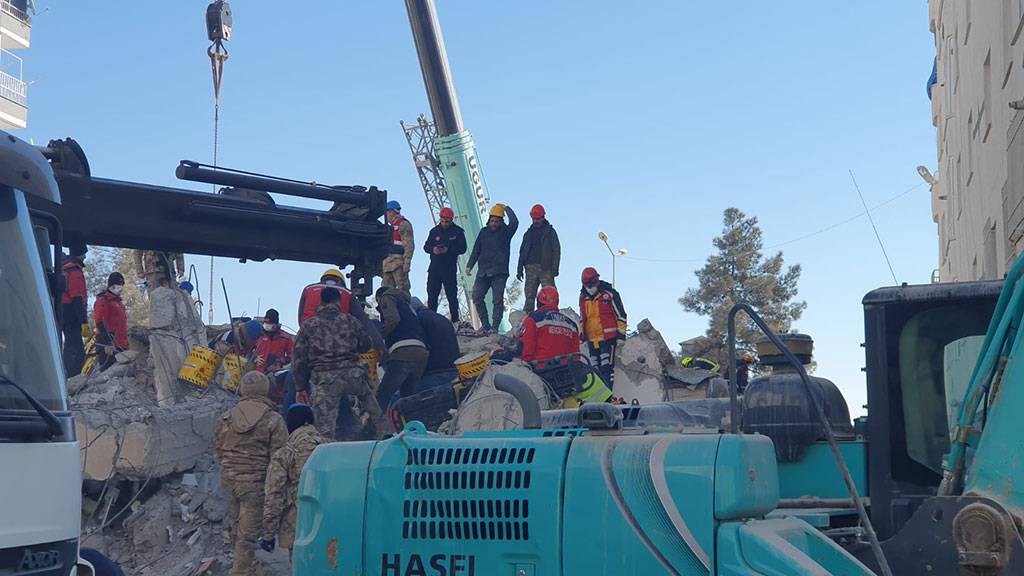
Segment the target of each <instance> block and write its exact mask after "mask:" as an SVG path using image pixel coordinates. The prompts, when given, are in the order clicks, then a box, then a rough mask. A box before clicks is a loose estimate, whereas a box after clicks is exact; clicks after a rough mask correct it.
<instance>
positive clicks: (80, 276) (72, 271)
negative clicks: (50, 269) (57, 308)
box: [61, 260, 89, 324]
mask: <svg viewBox="0 0 1024 576" xmlns="http://www.w3.org/2000/svg"><path fill="white" fill-rule="evenodd" d="M61 271H62V272H63V273H64V278H65V279H66V281H67V288H66V289H65V290H64V295H63V296H62V297H61V304H63V314H64V320H63V322H65V323H67V324H70V323H72V322H77V323H79V324H85V323H86V322H88V321H89V317H88V314H87V313H86V301H87V300H88V298H86V295H85V273H83V272H82V265H81V264H79V263H78V262H76V261H74V260H68V261H67V262H65V263H64V266H62V267H61Z"/></svg>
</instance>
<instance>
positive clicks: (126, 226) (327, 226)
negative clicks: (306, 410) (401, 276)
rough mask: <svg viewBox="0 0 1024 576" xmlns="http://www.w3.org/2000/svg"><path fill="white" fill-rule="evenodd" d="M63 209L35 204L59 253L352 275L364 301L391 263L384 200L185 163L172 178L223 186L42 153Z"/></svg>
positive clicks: (68, 147)
mask: <svg viewBox="0 0 1024 576" xmlns="http://www.w3.org/2000/svg"><path fill="white" fill-rule="evenodd" d="M43 153H44V155H45V156H46V157H47V158H48V159H49V161H50V164H51V166H52V168H53V171H54V176H55V177H56V180H57V185H58V187H59V189H60V195H61V200H62V202H61V204H59V205H54V204H51V203H48V202H46V201H45V200H42V199H39V198H31V201H30V204H31V207H32V208H34V209H37V210H42V211H46V212H51V213H53V214H55V215H56V216H57V218H58V219H59V220H60V222H61V224H62V226H63V238H64V245H66V246H71V245H73V244H74V243H76V242H85V243H87V244H95V245H101V246H112V247H117V248H134V249H143V250H160V251H166V252H182V253H187V254H201V255H211V256H221V257H228V258H237V259H239V260H241V261H248V260H254V261H264V260H295V261H300V262H317V263H324V264H334V265H337V266H340V267H344V266H354V270H353V272H352V275H351V278H352V287H353V290H354V291H356V292H357V293H358V294H369V293H370V291H371V288H372V286H371V281H372V278H373V275H374V274H375V273H376V272H377V271H378V268H379V266H380V262H381V260H382V259H383V258H384V256H385V255H386V253H387V249H388V246H389V242H390V239H389V238H390V237H389V233H388V228H387V226H385V225H384V224H382V223H381V222H380V221H379V220H378V219H379V218H380V217H381V216H382V215H383V213H384V206H385V204H386V203H387V192H386V191H384V190H380V189H378V188H376V187H374V186H371V187H369V188H365V187H362V186H325V185H322V184H317V183H309V182H300V181H295V180H288V179H283V178H275V177H269V176H263V175H259V174H253V173H249V172H241V171H235V170H226V169H223V168H220V169H213V168H212V167H207V166H204V165H202V164H199V163H196V162H188V161H183V162H182V163H181V164H180V165H179V166H178V168H177V170H176V175H177V176H178V178H180V179H183V180H191V181H196V182H205V183H211V184H215V185H222V186H223V187H222V188H220V189H219V192H218V193H216V194H214V193H211V192H199V191H196V190H187V189H181V188H170V187H165V186H155V185H152V184H141V183H137V182H127V181H122V180H110V179H105V178H95V177H93V176H92V174H91V170H90V168H89V164H88V160H87V159H86V157H85V153H84V152H83V151H82V148H81V147H80V146H79V145H78V143H77V142H75V141H74V140H72V139H65V140H55V141H51V142H50V143H49V145H48V146H47V147H46V148H45V149H43ZM271 194H280V195H286V196H299V197H305V198H314V199H319V200H326V201H330V202H333V205H332V207H331V208H330V209H327V210H318V209H313V208H301V207H294V206H283V205H279V204H277V202H276V200H275V199H274V198H273V197H272V196H271Z"/></svg>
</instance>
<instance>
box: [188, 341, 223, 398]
mask: <svg viewBox="0 0 1024 576" xmlns="http://www.w3.org/2000/svg"><path fill="white" fill-rule="evenodd" d="M219 365H220V354H217V353H216V352H214V351H213V350H211V349H209V348H207V347H206V346H200V345H199V344H195V345H193V346H192V351H191V352H189V353H188V356H186V357H185V363H184V364H182V365H181V368H180V369H179V370H178V380H181V381H182V382H186V383H188V384H192V385H193V386H198V387H200V388H204V389H205V388H209V387H210V382H213V377H214V375H215V374H217V366H219Z"/></svg>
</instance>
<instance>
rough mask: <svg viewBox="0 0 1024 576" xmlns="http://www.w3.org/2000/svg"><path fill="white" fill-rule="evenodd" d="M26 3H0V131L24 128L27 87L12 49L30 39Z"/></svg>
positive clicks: (2, 0)
mask: <svg viewBox="0 0 1024 576" xmlns="http://www.w3.org/2000/svg"><path fill="white" fill-rule="evenodd" d="M30 4H31V2H30V0H0V130H10V129H12V128H25V127H26V126H27V125H28V84H27V83H26V82H25V78H24V76H23V70H22V60H21V57H20V56H18V55H17V54H15V53H14V51H15V50H24V49H26V48H28V47H29V44H30V41H31V38H32V18H31V16H30V12H31V6H30Z"/></svg>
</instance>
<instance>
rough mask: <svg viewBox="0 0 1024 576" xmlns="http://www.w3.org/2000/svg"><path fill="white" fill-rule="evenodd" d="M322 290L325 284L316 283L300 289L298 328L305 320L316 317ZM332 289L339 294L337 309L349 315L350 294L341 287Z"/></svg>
mask: <svg viewBox="0 0 1024 576" xmlns="http://www.w3.org/2000/svg"><path fill="white" fill-rule="evenodd" d="M324 288H327V284H323V283H320V282H318V283H316V284H310V285H309V286H306V287H305V288H303V289H302V296H301V297H300V298H299V327H300V328H301V327H302V325H303V324H304V323H305V322H306V320H309V319H310V318H312V317H313V316H316V309H317V308H319V307H320V292H322V291H323V289H324ZM334 288H335V289H336V290H337V291H338V292H341V300H339V301H338V307H339V308H341V311H342V312H344V313H346V314H349V313H350V309H351V307H352V293H351V292H349V291H348V290H346V289H344V288H342V287H341V286H335V287H334Z"/></svg>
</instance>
